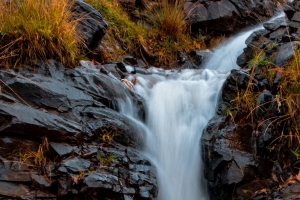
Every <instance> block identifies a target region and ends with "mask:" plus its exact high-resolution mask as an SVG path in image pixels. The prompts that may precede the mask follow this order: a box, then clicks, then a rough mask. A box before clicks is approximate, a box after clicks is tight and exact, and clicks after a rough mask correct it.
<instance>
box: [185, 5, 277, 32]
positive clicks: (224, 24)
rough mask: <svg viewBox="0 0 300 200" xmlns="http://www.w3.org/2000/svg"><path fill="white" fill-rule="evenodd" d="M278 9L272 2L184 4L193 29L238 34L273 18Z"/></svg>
mask: <svg viewBox="0 0 300 200" xmlns="http://www.w3.org/2000/svg"><path fill="white" fill-rule="evenodd" d="M275 9H276V5H275V3H274V1H271V0H263V1H261V0H254V1H247V0H246V1H239V0H218V1H215V0H206V1H190V0H186V1H185V2H184V10H185V12H186V13H187V16H188V20H189V21H190V23H191V24H192V29H193V30H194V31H196V32H198V31H199V30H209V31H217V32H221V33H232V32H237V31H238V30H239V29H241V28H244V27H246V26H249V25H253V24H257V23H259V22H261V21H265V20H266V19H268V18H270V17H271V16H273V14H274V12H275Z"/></svg>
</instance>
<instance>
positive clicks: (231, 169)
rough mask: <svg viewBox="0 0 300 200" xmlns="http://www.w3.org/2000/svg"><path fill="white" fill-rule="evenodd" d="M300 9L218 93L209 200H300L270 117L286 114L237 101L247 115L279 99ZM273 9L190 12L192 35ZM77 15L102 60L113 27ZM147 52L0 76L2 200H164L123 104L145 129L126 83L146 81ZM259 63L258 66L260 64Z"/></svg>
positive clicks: (260, 4)
mask: <svg viewBox="0 0 300 200" xmlns="http://www.w3.org/2000/svg"><path fill="white" fill-rule="evenodd" d="M299 2H300V1H294V2H293V3H292V4H290V5H287V6H286V7H285V8H284V12H285V14H286V17H282V18H278V19H277V20H276V21H274V22H271V23H265V24H264V28H265V29H264V30H260V31H256V32H255V33H253V34H252V35H251V36H250V37H249V38H248V39H247V41H246V44H247V47H246V48H245V49H244V53H243V54H242V55H240V56H239V57H238V59H237V63H238V65H239V66H241V68H242V69H241V70H233V71H232V72H231V74H230V76H229V77H228V78H227V80H226V82H225V84H224V86H223V89H222V94H221V98H220V101H219V106H218V110H217V114H218V115H217V116H215V117H214V118H213V119H212V120H211V121H210V122H209V124H208V125H207V127H206V128H205V130H204V132H203V137H202V140H201V141H202V145H203V149H204V153H203V157H204V162H205V177H206V179H207V182H208V189H209V192H210V197H211V199H233V198H234V199H256V200H258V199H266V198H271V199H272V198H273V199H275V198H277V199H296V198H298V196H299V195H300V189H299V188H300V183H299V181H300V178H299V176H298V170H297V165H294V164H295V163H296V162H297V161H298V156H299V155H300V154H299V155H298V154H297V153H298V152H297V148H296V146H295V143H293V144H292V145H291V146H289V144H288V139H286V138H287V137H285V136H284V137H283V138H285V139H283V140H279V139H278V138H279V137H282V134H286V133H285V132H284V131H285V130H286V129H285V126H284V124H282V123H277V122H276V123H274V122H273V117H278V116H283V115H284V113H282V112H280V111H279V109H280V108H279V105H278V102H281V101H274V102H275V103H272V104H274V105H277V106H272V108H271V110H269V111H270V113H271V114H268V115H266V113H263V114H258V115H257V113H259V112H256V110H257V108H255V106H254V110H253V109H252V110H251V109H249V107H247V105H244V104H245V102H237V99H238V97H240V94H241V92H242V91H243V92H244V93H245V91H247V92H248V91H250V92H249V94H253V96H252V97H251V99H252V100H251V99H250V100H249V101H252V105H253V102H254V105H256V102H257V99H259V98H260V97H262V96H263V98H265V96H266V98H267V97H270V98H271V99H272V98H273V99H275V98H276V95H279V93H278V85H279V82H280V80H282V79H280V77H281V76H280V73H279V72H280V69H279V68H280V67H281V68H283V69H284V67H285V66H286V64H287V63H289V61H290V59H291V58H292V57H293V55H294V53H295V52H297V51H298V45H299V44H298V43H299V41H300V39H299V38H300V37H299V36H300V29H299V28H300V20H299V16H300V8H299V5H300V3H299ZM120 3H121V4H122V5H123V6H124V7H126V5H127V6H128V4H130V10H131V14H132V10H135V8H137V7H138V8H142V9H145V7H147V4H146V3H145V2H142V1H132V2H131V1H130V2H128V1H120ZM141 5H142V6H141ZM275 9H276V6H275V4H274V2H273V1H269V0H264V1H251V2H246V1H242V2H241V1H234V0H220V1H198V2H194V1H185V2H184V11H185V13H186V14H187V15H188V20H189V23H190V24H191V29H192V31H193V32H194V33H198V31H199V29H201V30H206V31H207V33H212V34H216V35H222V34H226V35H230V34H233V33H237V32H238V31H239V30H240V29H242V28H244V27H247V26H249V25H252V24H255V23H256V22H258V21H264V20H266V19H267V18H269V17H271V16H272V15H273V14H274V13H275ZM73 12H74V13H76V16H84V17H83V20H81V21H80V23H79V24H78V27H77V31H78V32H79V33H80V34H81V35H82V36H83V37H82V38H83V47H82V48H83V49H84V51H85V52H88V53H87V55H88V56H89V57H91V58H94V59H97V56H98V53H99V52H97V53H95V52H93V50H95V49H97V48H100V49H101V51H103V49H104V50H105V49H106V50H107V49H109V45H108V46H107V43H101V40H102V38H103V37H104V35H105V33H106V31H107V30H106V29H107V22H106V21H105V20H104V19H103V16H102V15H101V14H100V13H99V12H98V11H97V10H95V9H94V8H93V7H91V6H90V5H88V4H86V3H84V2H81V1H76V4H75V6H74V7H73ZM108 26H109V25H108ZM298 29H299V30H298ZM99 45H100V46H99ZM143 47H144V46H143ZM141 50H142V51H143V52H142V54H141V55H140V56H141V57H139V59H134V58H132V57H126V58H125V59H124V60H123V62H118V61H117V62H107V63H104V62H103V60H101V59H100V60H98V62H97V61H96V60H93V61H84V62H82V63H81V66H76V67H72V69H69V68H67V67H66V66H64V65H63V64H61V63H60V62H58V61H55V60H47V61H43V62H41V61H31V62H29V63H27V64H26V65H22V66H19V67H18V68H13V69H1V71H0V198H1V199H103V200H104V199H105V200H107V199H116V200H119V199H120V200H130V199H156V198H157V196H158V193H159V191H160V190H161V188H158V186H157V177H156V176H157V175H156V170H155V168H154V166H153V164H152V163H150V162H149V160H148V159H147V158H146V157H145V156H144V155H143V154H142V153H141V149H142V147H143V138H144V135H143V132H142V131H141V130H140V129H139V127H138V126H137V124H136V123H135V121H134V120H132V119H131V118H129V117H128V116H126V115H125V114H124V113H122V105H126V102H127V103H128V105H126V106H127V107H132V108H133V109H135V110H136V113H138V114H137V115H138V116H137V117H138V118H139V119H140V121H144V120H145V108H144V103H145V102H144V100H143V99H142V98H141V97H140V96H139V95H137V94H136V93H135V92H134V91H132V90H130V87H131V86H132V85H131V83H128V82H127V81H126V80H122V81H123V83H122V81H120V80H121V79H123V78H124V77H125V76H126V75H128V74H129V73H131V74H133V73H140V74H150V72H149V71H146V70H145V69H144V68H147V65H146V64H145V63H144V62H143V61H142V60H144V61H145V62H147V61H149V63H151V61H150V60H151V59H153V57H152V56H149V55H150V54H149V52H147V51H146V50H147V49H146V48H142V49H141ZM211 54H212V52H210V51H199V50H195V51H193V52H185V51H184V50H182V51H181V50H179V52H178V60H176V61H175V63H176V65H174V66H173V67H176V68H177V69H185V68H188V69H191V68H192V69H194V68H201V67H202V66H203V65H202V64H203V63H204V62H205V58H206V57H208V56H210V55H211ZM143 55H144V56H145V55H148V57H147V56H146V57H143ZM255 56H258V57H257V60H255V59H254V60H253V58H255ZM261 56H264V60H263V61H261V60H259V57H261ZM229 59H230V58H229ZM251 60H252V61H251ZM101 61H102V64H99V62H101ZM258 61H261V62H260V63H258ZM268 63H273V64H272V65H271V67H270V66H268V67H269V68H267V70H270V71H271V72H276V73H274V74H273V76H272V77H271V78H270V77H266V76H265V74H263V72H264V71H265V70H264V67H265V66H266V65H267V64H268ZM126 65H130V66H131V68H132V69H134V71H130V70H127V69H126V67H125V66H126ZM256 66H257V67H256ZM133 67H135V68H133ZM249 83H250V85H251V90H250V89H249ZM248 89H249V90H248ZM260 94H262V96H261V95H260ZM259 95H260V97H259ZM263 100H264V101H265V99H263ZM261 102H262V101H261ZM129 103H130V106H129ZM237 103H239V104H237ZM265 103H268V102H267V101H266V102H265ZM276 103H277V104H276ZM282 104H283V103H282ZM282 106H283V107H284V106H286V105H282ZM252 108H253V107H252ZM247 109H248V110H247ZM268 109H269V108H268ZM251 113H255V115H254V114H253V115H252V114H251ZM293 152H294V153H293ZM295 152H296V155H295Z"/></svg>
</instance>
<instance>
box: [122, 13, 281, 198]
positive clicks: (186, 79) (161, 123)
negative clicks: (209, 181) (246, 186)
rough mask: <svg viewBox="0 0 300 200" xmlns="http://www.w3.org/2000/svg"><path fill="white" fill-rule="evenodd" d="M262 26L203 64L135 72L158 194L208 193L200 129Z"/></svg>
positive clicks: (224, 46)
mask: <svg viewBox="0 0 300 200" xmlns="http://www.w3.org/2000/svg"><path fill="white" fill-rule="evenodd" d="M281 16H282V14H281ZM278 17H280V16H278ZM259 28H262V26H261V25H260V26H257V27H254V28H251V29H249V30H248V31H245V32H242V33H241V34H239V35H237V36H235V37H233V38H232V39H230V40H228V41H226V42H225V43H223V44H221V45H220V46H219V47H218V48H217V49H216V50H215V51H214V55H213V56H212V57H211V58H210V59H209V60H208V62H207V63H206V65H205V69H202V70H183V71H181V72H178V71H175V72H174V71H163V72H161V70H160V69H156V68H152V69H150V71H152V72H156V73H154V74H152V75H142V74H139V75H137V76H136V79H137V84H136V85H135V91H136V92H137V93H139V94H140V95H141V96H142V97H143V98H144V99H145V102H146V104H147V105H146V108H147V110H146V111H147V112H146V113H147V116H146V118H147V119H146V124H145V126H144V125H141V126H143V129H144V130H145V149H144V154H145V155H146V156H147V157H148V158H149V160H150V161H151V163H152V164H153V165H155V167H156V169H157V178H158V186H159V193H158V199H159V200H207V199H208V194H207V190H206V185H205V181H204V180H203V169H202V165H201V148H200V144H199V142H200V138H201V135H202V131H203V129H204V127H205V126H206V124H207V123H208V121H209V120H210V119H211V118H212V117H213V116H214V115H215V109H216V104H217V101H218V96H219V92H220V89H221V87H222V85H223V83H224V81H225V80H226V78H227V76H228V74H229V72H230V70H231V69H234V68H238V66H237V65H236V64H235V63H236V58H237V56H238V55H240V54H241V53H242V51H243V48H244V47H246V44H245V40H246V39H247V38H248V37H249V36H250V34H251V33H252V32H253V31H255V30H256V29H259ZM127 106H128V105H127ZM123 107H124V106H123ZM125 107H126V106H125ZM125 107H124V108H125ZM126 113H128V111H127V112H126ZM127 115H128V114H127Z"/></svg>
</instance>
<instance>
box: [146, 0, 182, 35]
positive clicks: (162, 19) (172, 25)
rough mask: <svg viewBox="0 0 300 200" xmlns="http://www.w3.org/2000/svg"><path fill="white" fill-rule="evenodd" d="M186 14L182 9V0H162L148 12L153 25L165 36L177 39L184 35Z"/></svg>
mask: <svg viewBox="0 0 300 200" xmlns="http://www.w3.org/2000/svg"><path fill="white" fill-rule="evenodd" d="M185 18H186V15H185V12H184V10H183V2H182V0H175V1H174V2H169V1H168V0H162V1H161V2H160V6H159V7H158V8H157V9H155V10H154V11H153V12H152V13H150V20H151V21H152V22H153V25H154V26H155V27H156V28H157V29H158V30H161V32H162V33H163V34H165V35H167V36H170V37H173V38H174V39H176V40H178V39H179V38H180V37H184V36H183V34H184V33H185V31H186V28H187V22H186V19H185Z"/></svg>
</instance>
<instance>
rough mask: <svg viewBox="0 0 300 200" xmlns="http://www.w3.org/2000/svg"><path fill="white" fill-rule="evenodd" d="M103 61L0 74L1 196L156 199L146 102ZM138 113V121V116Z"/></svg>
mask: <svg viewBox="0 0 300 200" xmlns="http://www.w3.org/2000/svg"><path fill="white" fill-rule="evenodd" d="M104 67H105V66H101V65H97V66H96V65H93V66H85V67H82V66H81V67H76V68H74V69H69V70H65V69H64V67H63V66H62V65H61V64H60V63H57V62H55V61H53V60H49V61H47V62H42V63H40V62H34V63H31V64H30V65H28V66H24V67H23V68H20V69H18V70H1V72H0V79H1V83H0V89H1V90H0V124H1V125H0V146H1V149H0V198H1V199H2V198H3V199H12V198H20V199H40V198H47V199H83V198H86V197H89V198H91V199H117V200H121V199H155V198H156V197H157V193H158V189H157V180H156V176H155V174H156V172H155V169H154V167H153V166H152V165H151V163H150V162H149V161H148V160H147V159H146V158H145V156H143V155H142V154H141V153H140V150H139V147H140V146H142V145H143V144H142V141H141V138H143V137H144V135H143V134H144V132H143V129H141V127H139V126H138V124H137V123H136V121H134V120H133V119H132V118H133V116H132V115H130V112H128V111H130V109H136V110H135V111H132V113H140V115H138V114H137V115H136V116H134V117H135V118H136V119H137V120H141V121H142V120H143V119H144V118H143V113H144V112H145V111H144V106H143V100H142V98H141V97H140V96H138V95H137V94H136V93H134V92H132V91H131V90H130V89H129V88H127V87H126V86H125V85H124V84H123V83H122V82H121V81H120V80H119V79H117V78H116V77H115V76H113V75H112V74H111V73H108V71H107V70H106V69H104ZM138 118H139V119H138Z"/></svg>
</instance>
